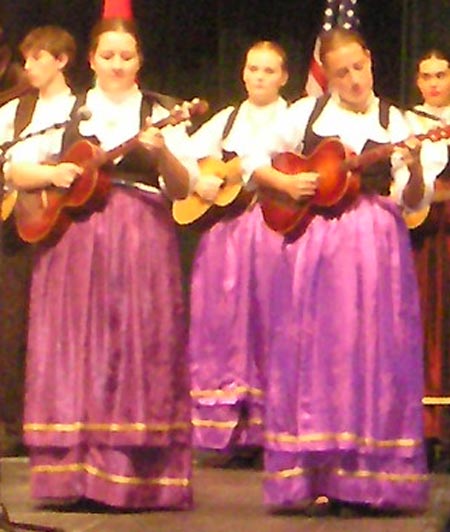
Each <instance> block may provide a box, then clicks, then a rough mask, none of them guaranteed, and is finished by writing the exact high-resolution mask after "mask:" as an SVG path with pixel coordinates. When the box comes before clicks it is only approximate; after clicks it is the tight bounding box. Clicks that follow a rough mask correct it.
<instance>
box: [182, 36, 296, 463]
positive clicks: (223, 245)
mask: <svg viewBox="0 0 450 532" xmlns="http://www.w3.org/2000/svg"><path fill="white" fill-rule="evenodd" d="M242 78H243V81H244V84H245V89H246V91H247V98H246V99H245V100H244V101H243V102H242V103H240V104H239V105H238V106H236V107H232V106H229V107H227V108H225V109H223V110H221V111H219V112H218V113H217V114H216V115H215V116H213V117H212V118H211V120H210V121H209V122H207V123H206V124H204V125H203V126H202V127H201V128H200V129H199V130H198V131H197V132H196V133H195V134H194V135H193V137H192V143H193V152H194V153H195V155H196V157H197V158H198V159H200V160H202V159H203V158H205V157H213V158H215V159H216V160H219V161H220V160H222V159H223V160H224V161H228V163H227V164H228V165H234V164H235V163H236V161H238V159H236V158H235V157H240V156H243V155H245V154H248V153H249V152H250V151H251V150H252V149H254V147H255V146H257V145H258V143H260V142H261V141H262V139H263V138H264V136H265V135H266V133H267V131H268V130H269V129H270V128H271V127H273V126H274V125H275V123H276V122H277V121H278V120H280V118H281V116H282V115H283V114H284V113H285V110H286V107H287V104H286V101H285V100H284V99H283V98H282V97H281V96H280V90H281V89H282V87H283V86H284V85H285V83H286V82H287V79H288V73H287V64H286V54H285V52H284V50H283V49H282V48H281V47H280V45H278V44H277V43H274V42H269V41H262V42H258V43H256V44H254V45H253V46H251V47H250V49H249V50H248V52H247V54H246V59H245V65H244V68H243V72H242ZM200 164H201V163H200ZM236 167H237V168H239V164H238V165H237V166H236ZM236 173H237V177H236V175H234V179H235V180H237V181H240V179H241V177H240V176H241V172H240V170H238V171H237V172H235V174H236ZM231 175H232V172H231V173H230V176H231ZM221 184H222V180H221V179H220V178H218V177H217V176H216V175H213V172H212V171H211V170H208V169H207V170H206V171H205V173H204V174H203V176H202V177H201V178H200V179H199V180H198V182H197V185H196V189H195V191H196V193H197V194H198V195H199V196H200V197H202V198H204V199H205V200H209V201H211V202H212V201H214V199H215V197H216V195H217V193H218V190H219V187H220V185H221ZM241 184H242V187H243V189H246V190H247V191H251V189H252V184H251V183H247V182H245V181H244V182H242V181H241ZM253 188H254V187H253ZM247 194H248V195H250V194H251V192H247ZM229 209H230V211H231V213H230V214H228V213H227V214H225V217H224V218H223V219H222V220H220V221H219V222H218V223H216V224H215V225H213V227H212V228H210V229H209V230H208V231H206V232H205V233H204V234H203V235H202V237H201V240H200V243H199V246H198V249H197V251H196V254H195V258H194V264H193V273H192V283H191V307H190V308H191V314H190V319H191V321H190V339H189V353H190V363H191V369H192V398H193V403H194V407H193V425H194V444H195V446H196V447H199V448H203V449H215V450H220V451H223V452H226V454H225V456H226V460H228V459H229V458H230V459H231V460H232V464H234V463H235V462H240V464H237V463H236V465H251V462H252V460H253V455H254V454H255V453H254V450H256V449H258V448H260V447H261V446H262V436H263V426H262V421H263V406H264V395H263V387H264V386H263V384H264V383H263V372H264V370H263V366H264V359H265V350H266V337H265V334H266V332H267V327H266V325H267V311H268V305H269V299H268V293H267V287H268V283H267V281H266V279H267V278H268V277H269V276H270V271H271V263H272V260H273V257H274V256H275V255H276V254H277V252H278V250H279V248H280V246H281V242H282V239H281V238H280V237H279V236H278V235H276V234H275V233H272V232H271V231H269V230H268V229H267V228H266V227H265V226H264V224H263V221H262V216H261V212H260V209H259V207H257V206H256V207H255V205H254V204H251V205H250V206H248V207H247V208H246V209H241V210H238V212H236V207H235V205H231V206H229ZM225 212H227V211H225ZM236 454H237V455H239V454H240V455H241V457H237V458H236ZM256 454H257V453H256ZM242 460H243V462H244V463H245V464H244V463H242ZM227 465H228V464H227ZM230 465H231V464H230Z"/></svg>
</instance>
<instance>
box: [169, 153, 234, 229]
mask: <svg viewBox="0 0 450 532" xmlns="http://www.w3.org/2000/svg"><path fill="white" fill-rule="evenodd" d="M198 165H199V168H200V178H199V179H201V176H202V175H204V176H206V175H214V176H217V177H219V178H220V179H222V186H221V187H220V189H219V192H218V194H217V196H216V198H215V199H214V201H207V200H205V199H203V198H202V197H201V196H200V195H198V194H197V193H195V192H194V193H193V194H191V195H189V196H188V197H187V198H184V199H181V200H175V201H174V202H173V205H172V216H173V218H174V220H175V221H176V222H177V223H178V224H179V225H191V226H192V225H193V224H195V226H196V227H204V226H206V225H208V223H209V224H211V223H212V222H213V221H217V220H218V219H219V218H220V216H221V214H224V213H225V210H223V208H225V207H228V206H230V205H231V204H233V203H234V202H235V201H236V200H237V198H238V197H239V196H240V195H241V194H242V191H243V186H242V181H241V175H242V170H241V161H240V159H239V157H234V158H233V159H230V160H229V161H227V162H224V161H222V160H220V159H215V158H214V157H205V158H204V159H200V160H199V162H198ZM215 207H217V208H219V209H217V208H215ZM206 219H208V223H205V220H206Z"/></svg>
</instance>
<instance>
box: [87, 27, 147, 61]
mask: <svg viewBox="0 0 450 532" xmlns="http://www.w3.org/2000/svg"><path fill="white" fill-rule="evenodd" d="M109 31H115V32H119V33H127V34H128V35H131V36H132V37H133V39H134V40H135V41H136V49H137V52H138V55H139V60H140V62H141V63H142V60H143V55H142V45H141V41H140V39H139V35H138V32H137V27H136V24H135V23H134V22H133V21H132V20H129V19H125V18H121V17H111V18H104V19H102V20H100V21H99V22H97V24H96V25H95V26H94V27H93V29H92V32H91V38H90V43H89V52H90V53H95V51H96V50H97V47H98V43H99V41H100V37H101V36H102V35H103V34H104V33H107V32H109Z"/></svg>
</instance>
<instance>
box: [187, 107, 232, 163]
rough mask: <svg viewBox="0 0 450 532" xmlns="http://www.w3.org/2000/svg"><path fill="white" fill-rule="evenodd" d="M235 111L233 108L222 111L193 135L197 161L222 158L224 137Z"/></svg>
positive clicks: (193, 149) (192, 140)
mask: <svg viewBox="0 0 450 532" xmlns="http://www.w3.org/2000/svg"><path fill="white" fill-rule="evenodd" d="M233 110H234V107H232V106H229V107H226V108H225V109H222V110H221V111H219V112H218V113H216V114H215V115H214V116H213V117H212V118H210V119H209V120H208V121H207V122H205V123H204V124H202V125H201V126H200V127H199V129H197V131H195V132H194V133H193V134H192V135H191V147H192V153H193V155H194V156H195V158H196V159H202V158H204V157H208V156H211V157H215V158H217V159H221V158H222V140H223V139H222V136H223V132H224V129H225V126H226V124H227V121H228V119H229V117H230V115H231V113H232V112H233Z"/></svg>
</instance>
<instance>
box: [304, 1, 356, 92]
mask: <svg viewBox="0 0 450 532" xmlns="http://www.w3.org/2000/svg"><path fill="white" fill-rule="evenodd" d="M357 1H358V0H326V2H325V12H324V17H323V24H322V31H329V30H331V28H333V27H334V26H342V27H343V28H347V29H357V28H358V26H359V19H358V16H357V14H356V3H357ZM319 48H320V38H319V37H318V38H317V39H316V43H315V45H314V51H313V55H312V58H311V63H310V65H309V72H308V78H307V80H306V85H305V92H306V94H308V96H320V95H321V94H323V93H324V92H325V91H326V90H327V81H326V78H325V73H324V71H323V68H322V64H321V63H320V59H319Z"/></svg>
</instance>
